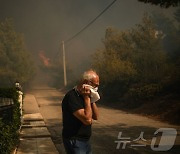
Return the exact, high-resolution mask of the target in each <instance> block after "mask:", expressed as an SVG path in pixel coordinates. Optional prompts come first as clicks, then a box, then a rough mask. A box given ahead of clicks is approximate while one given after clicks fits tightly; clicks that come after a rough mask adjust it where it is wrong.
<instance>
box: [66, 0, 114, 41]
mask: <svg viewBox="0 0 180 154" xmlns="http://www.w3.org/2000/svg"><path fill="white" fill-rule="evenodd" d="M116 1H117V0H114V1H113V2H111V3H110V4H109V5H108V6H107V7H106V8H105V9H104V10H103V11H102V12H101V13H100V14H99V15H98V16H97V17H96V18H94V19H93V20H92V21H91V22H89V23H88V24H87V25H86V26H85V27H83V28H82V29H81V30H80V31H79V32H77V33H76V34H75V35H73V36H72V37H70V38H69V39H67V40H65V41H64V42H65V43H67V42H70V41H71V40H72V39H74V38H75V37H77V36H78V35H79V34H80V33H82V32H83V31H84V30H85V29H87V28H88V27H89V26H90V25H91V24H93V23H94V22H95V21H96V20H97V19H98V18H99V17H100V16H101V15H102V14H103V13H104V12H106V11H107V10H108V9H109V8H110V7H111V6H112V5H113V4H114V3H115V2H116Z"/></svg>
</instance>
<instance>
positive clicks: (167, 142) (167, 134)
mask: <svg viewBox="0 0 180 154" xmlns="http://www.w3.org/2000/svg"><path fill="white" fill-rule="evenodd" d="M157 134H162V135H161V137H160V139H159V138H158V137H156V136H155V135H157ZM143 135H144V132H141V133H140V135H139V137H138V138H137V139H134V140H132V141H130V139H131V138H130V137H122V132H119V134H118V140H117V141H114V142H115V143H117V146H116V149H119V148H120V147H121V145H122V149H125V148H126V145H127V144H131V142H132V144H131V145H130V146H131V147H145V146H146V144H144V142H147V140H146V139H144V136H143ZM176 136H177V131H176V129H174V128H159V129H158V130H156V131H155V132H154V137H153V138H152V140H151V149H152V150H153V151H168V150H170V149H171V148H172V147H173V146H174V142H175V140H176ZM158 139H159V142H158V143H159V144H158V145H156V143H157V140H158ZM137 141H143V144H139V143H137V144H134V142H137Z"/></svg>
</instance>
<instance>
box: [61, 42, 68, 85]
mask: <svg viewBox="0 0 180 154" xmlns="http://www.w3.org/2000/svg"><path fill="white" fill-rule="evenodd" d="M62 50H63V68H64V86H65V87H66V85H67V77H66V57H65V47H64V41H62Z"/></svg>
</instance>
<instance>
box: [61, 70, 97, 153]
mask: <svg viewBox="0 0 180 154" xmlns="http://www.w3.org/2000/svg"><path fill="white" fill-rule="evenodd" d="M98 86H99V76H98V75H97V73H96V72H95V71H93V70H89V71H86V72H84V74H83V76H82V79H81V81H80V82H79V84H78V85H77V86H76V87H75V88H73V89H72V90H70V91H69V92H68V93H67V94H66V95H65V97H64V99H63V101H62V112H63V132H62V136H63V143H64V147H65V150H66V152H67V154H90V153H92V152H91V145H90V143H89V139H90V136H91V124H92V119H94V120H97V119H98V108H97V106H96V103H95V102H96V101H97V100H98V99H100V97H99V94H98V92H97V89H98Z"/></svg>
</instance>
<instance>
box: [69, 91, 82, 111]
mask: <svg viewBox="0 0 180 154" xmlns="http://www.w3.org/2000/svg"><path fill="white" fill-rule="evenodd" d="M68 107H69V109H70V112H72V113H74V112H75V111H77V110H79V109H83V108H84V106H83V100H82V98H81V97H79V96H78V95H77V94H76V93H75V92H74V93H72V94H71V95H70V96H69V99H68Z"/></svg>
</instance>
